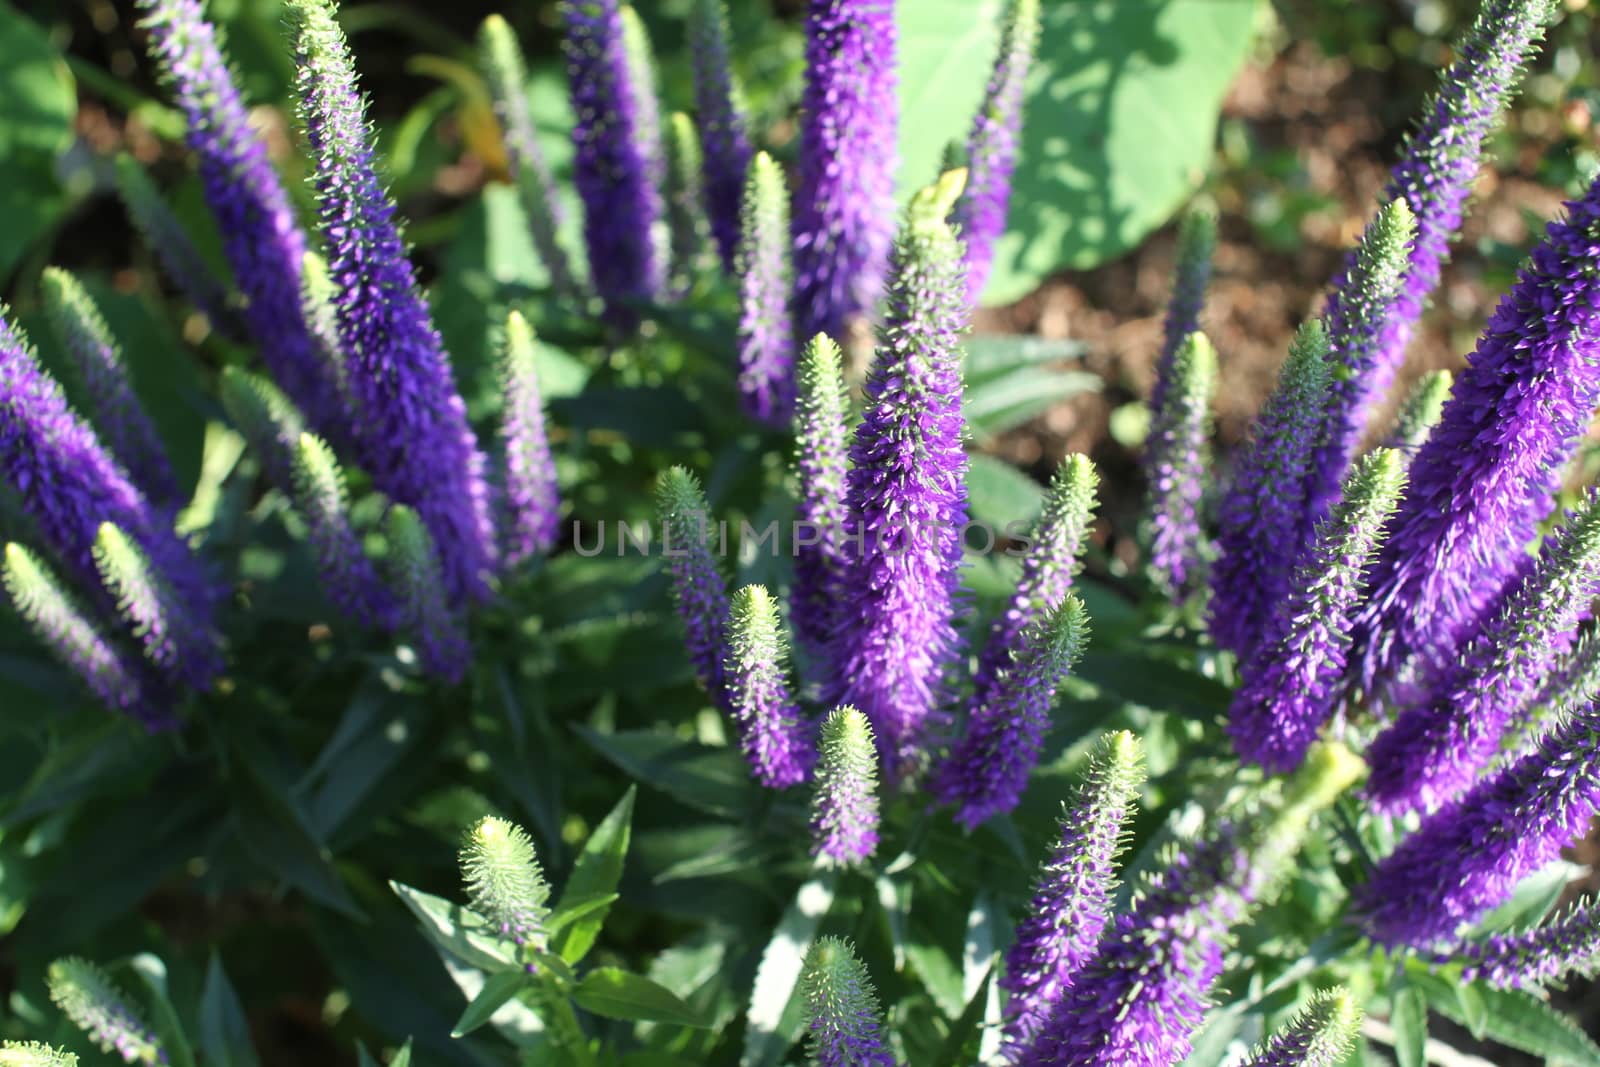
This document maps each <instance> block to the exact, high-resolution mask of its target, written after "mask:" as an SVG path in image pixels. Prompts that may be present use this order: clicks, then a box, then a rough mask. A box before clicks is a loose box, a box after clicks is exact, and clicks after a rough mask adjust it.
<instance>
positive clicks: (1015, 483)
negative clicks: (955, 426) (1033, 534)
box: [967, 455, 1044, 552]
mask: <svg viewBox="0 0 1600 1067" xmlns="http://www.w3.org/2000/svg"><path fill="white" fill-rule="evenodd" d="M970 464H971V465H970V466H969V468H968V470H967V496H968V499H969V501H970V504H969V508H970V511H971V513H972V520H973V522H981V523H983V524H984V525H986V526H987V527H988V529H989V532H991V533H993V534H994V536H995V538H996V541H997V543H998V541H999V539H1002V538H1008V537H1011V536H1013V534H1014V535H1016V536H1026V535H1027V533H1028V531H1029V530H1030V529H1031V528H1032V526H1033V523H1034V520H1035V519H1037V518H1038V517H1039V509H1040V508H1041V507H1043V506H1044V486H1042V485H1040V484H1039V483H1038V482H1036V481H1034V480H1033V479H1032V478H1030V477H1028V476H1027V475H1026V474H1023V473H1022V472H1021V471H1019V470H1018V469H1017V468H1015V467H1013V466H1012V465H1011V464H1009V463H1007V462H1005V461H1004V460H999V459H995V458H994V457H993V456H983V455H978V456H973V457H972V458H971V460H970ZM967 541H968V544H970V545H972V546H973V548H974V549H976V550H978V551H989V552H992V551H994V546H993V545H988V546H985V544H984V541H985V537H984V535H983V534H982V533H976V532H975V533H972V534H969V536H968V539H967Z"/></svg>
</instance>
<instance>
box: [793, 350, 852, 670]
mask: <svg viewBox="0 0 1600 1067" xmlns="http://www.w3.org/2000/svg"><path fill="white" fill-rule="evenodd" d="M842 358H843V357H842V355H841V353H840V352H839V346H838V345H836V344H835V343H834V342H833V339H832V338H830V337H828V335H827V334H820V333H819V334H817V335H816V336H815V337H813V338H812V339H811V343H810V344H808V345H806V347H805V351H803V352H802V353H801V354H800V367H799V371H798V374H797V375H796V377H797V378H798V380H799V395H798V397H797V401H796V406H795V446H794V478H795V482H796V483H797V490H798V496H799V500H798V502H797V503H796V505H795V525H796V533H795V546H794V552H795V557H794V587H793V589H792V590H791V591H790V594H789V620H790V623H791V624H792V625H793V626H794V632H795V636H796V637H797V638H799V640H800V643H801V645H802V646H804V648H805V650H806V651H807V652H808V653H810V654H811V656H812V657H813V658H818V657H823V656H825V655H826V654H827V650H828V646H829V644H830V642H831V641H832V640H833V635H834V630H835V627H836V625H837V621H838V615H839V605H840V603H841V601H842V599H843V592H844V591H843V587H842V586H841V584H840V583H841V578H842V576H843V575H844V574H845V572H846V569H847V565H848V560H846V558H845V550H844V544H843V541H844V531H845V516H846V511H847V509H846V507H845V478H846V475H847V473H848V472H849V470H850V456H849V451H848V448H847V445H846V443H845V442H846V440H847V430H846V425H845V416H846V412H847V411H848V410H849V406H850V401H849V396H848V393H847V390H846V389H845V384H844V375H843V371H842V369H841V366H840V364H841V360H842Z"/></svg>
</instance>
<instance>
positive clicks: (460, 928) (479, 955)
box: [389, 882, 519, 973]
mask: <svg viewBox="0 0 1600 1067" xmlns="http://www.w3.org/2000/svg"><path fill="white" fill-rule="evenodd" d="M389 888H390V889H392V890H394V894H395V896H397V897H399V898H400V901H401V903H403V904H404V905H405V906H406V907H407V908H409V909H411V914H413V915H415V916H416V917H417V919H418V920H419V921H420V922H421V923H422V932H423V934H424V936H426V937H427V939H428V940H429V941H431V942H433V945H434V947H436V948H438V949H439V950H440V951H442V952H445V953H447V954H448V955H450V956H451V957H452V958H454V959H456V960H459V961H460V962H462V963H465V964H467V965H468V966H470V967H477V968H480V969H482V970H485V971H489V972H491V973H493V972H496V971H502V970H505V969H506V968H508V967H510V968H516V967H519V964H518V963H517V960H516V955H515V948H514V946H512V945H511V944H509V943H507V942H504V941H500V940H498V939H497V938H494V937H491V936H489V935H488V934H487V933H481V932H479V931H487V930H488V929H489V923H488V920H487V919H485V918H484V917H483V916H481V915H479V914H478V913H477V912H475V911H473V910H472V909H471V908H466V907H463V906H462V905H460V904H456V903H453V902H452V901H448V900H445V899H444V898H443V897H436V896H434V895H433V894H432V893H424V892H423V891H422V890H420V889H413V888H411V887H410V886H408V885H403V884H401V883H400V882H390V883H389Z"/></svg>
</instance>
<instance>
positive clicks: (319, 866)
mask: <svg viewBox="0 0 1600 1067" xmlns="http://www.w3.org/2000/svg"><path fill="white" fill-rule="evenodd" d="M236 763H237V765H239V766H241V767H242V768H243V773H241V774H240V775H239V776H238V779H237V780H238V782H239V784H240V787H241V788H240V789H239V790H238V791H237V792H238V798H237V807H238V816H239V837H240V839H241V840H242V842H243V844H244V847H245V848H246V850H247V851H248V852H249V854H250V856H251V857H252V858H253V859H254V860H255V861H256V862H257V863H259V864H261V865H262V866H263V867H265V868H266V869H267V870H268V871H270V872H271V873H272V874H274V875H275V876H277V877H279V878H281V879H283V880H284V881H285V882H287V883H288V884H289V885H292V886H294V887H295V888H296V889H298V890H300V891H301V892H302V893H304V894H306V895H307V896H308V897H310V898H312V899H313V900H315V901H317V902H318V903H320V904H323V905H325V906H327V907H329V908H332V909H333V910H334V911H337V912H340V913H342V914H343V915H345V916H347V917H349V918H353V919H361V918H363V915H362V913H361V909H360V908H358V907H357V906H356V902H355V901H354V900H352V899H351V897H350V894H349V893H348V892H347V891H346V890H345V887H344V883H343V882H342V881H341V880H340V878H339V873H338V872H337V871H336V870H334V867H333V862H332V858H331V856H330V855H329V853H328V850H327V848H326V847H325V846H324V845H323V843H322V842H321V841H320V840H318V839H317V837H316V835H315V834H314V833H313V832H312V830H311V826H310V822H309V820H307V818H306V816H305V815H304V813H302V812H301V810H300V808H299V806H298V805H296V804H295V803H294V802H293V801H292V800H291V799H290V798H289V797H287V796H285V795H284V794H283V792H282V791H281V790H280V789H279V787H278V786H277V785H276V784H275V783H274V782H272V781H271V780H270V779H269V778H268V776H267V774H266V773H265V771H264V770H263V769H262V768H263V767H264V766H265V765H266V764H265V761H264V760H263V759H262V757H261V756H260V755H259V754H258V753H257V752H256V751H254V749H253V747H252V746H245V747H244V748H242V749H241V751H240V753H239V759H238V760H237V761H236Z"/></svg>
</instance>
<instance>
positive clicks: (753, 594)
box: [725, 585, 817, 789]
mask: <svg viewBox="0 0 1600 1067" xmlns="http://www.w3.org/2000/svg"><path fill="white" fill-rule="evenodd" d="M728 647H729V650H730V655H729V657H728V662H727V667H726V672H725V677H726V679H727V687H728V707H729V710H730V711H731V712H732V714H733V717H734V720H735V722H737V723H738V727H739V747H740V748H741V749H743V750H744V758H745V762H747V763H749V764H750V773H751V774H752V775H754V777H755V780H756V781H758V782H760V783H761V784H762V785H764V786H766V787H767V788H768V789H787V788H788V787H789V786H791V785H798V784H799V783H801V782H803V781H805V780H806V779H807V778H809V777H810V776H811V766H812V764H813V763H815V762H816V758H817V757H816V749H815V747H814V746H813V744H812V740H811V736H810V730H809V729H808V727H807V726H806V723H805V721H804V719H803V718H802V717H801V714H800V708H799V707H798V706H797V705H796V704H795V701H794V695H793V694H792V693H791V692H790V690H789V682H788V679H787V677H786V671H785V669H786V666H787V661H788V658H789V649H788V647H787V642H785V641H784V639H783V631H782V629H781V627H780V625H779V622H778V604H777V601H775V600H773V599H772V596H771V594H769V593H768V592H767V591H766V589H764V588H762V587H761V586H759V585H747V586H745V587H744V588H743V589H741V590H739V591H738V592H737V593H735V594H734V595H733V602H732V605H731V607H730V609H729V613H728Z"/></svg>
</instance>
